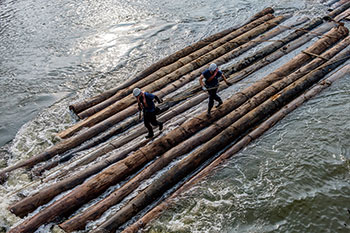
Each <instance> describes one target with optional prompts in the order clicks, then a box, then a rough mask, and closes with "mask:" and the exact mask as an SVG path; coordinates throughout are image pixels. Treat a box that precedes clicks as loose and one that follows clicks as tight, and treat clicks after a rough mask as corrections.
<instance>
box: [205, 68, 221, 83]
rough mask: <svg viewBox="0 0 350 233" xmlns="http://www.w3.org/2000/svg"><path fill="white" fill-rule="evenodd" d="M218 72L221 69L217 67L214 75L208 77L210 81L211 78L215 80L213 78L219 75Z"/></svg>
mask: <svg viewBox="0 0 350 233" xmlns="http://www.w3.org/2000/svg"><path fill="white" fill-rule="evenodd" d="M218 72H219V69H218V68H216V70H215V72H214V74H213V75H212V76H210V77H209V78H208V79H207V81H208V82H210V81H211V80H213V79H214V78H215V76H216V75H217V73H218Z"/></svg>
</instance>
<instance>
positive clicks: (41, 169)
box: [34, 15, 322, 175]
mask: <svg viewBox="0 0 350 233" xmlns="http://www.w3.org/2000/svg"><path fill="white" fill-rule="evenodd" d="M289 17H290V16H289V15H287V16H281V20H286V19H287V18H289ZM306 21H307V18H306V17H304V18H302V19H299V20H297V21H296V22H291V23H289V24H287V25H286V26H281V27H277V28H275V29H274V30H270V31H268V32H267V33H264V34H262V35H261V36H259V37H258V38H257V39H255V40H252V41H250V42H248V43H246V44H244V45H241V46H239V47H238V48H236V49H234V50H232V51H231V52H228V53H226V54H224V55H223V56H221V57H219V58H217V59H215V60H214V61H213V62H214V63H216V64H217V65H221V64H224V63H225V62H227V61H229V60H231V59H233V58H234V57H238V56H239V55H241V54H242V53H244V52H245V51H247V50H249V49H250V48H252V47H254V46H256V45H257V44H260V43H262V42H264V41H266V40H268V39H270V38H272V37H274V36H276V35H278V34H279V33H282V32H283V31H285V30H287V29H289V28H291V27H295V26H297V25H299V24H302V23H305V22H306ZM320 21H321V22H322V20H321V19H320ZM205 69H207V67H201V68H199V69H196V70H194V71H192V72H191V73H189V74H187V75H185V76H183V77H181V78H180V79H178V80H176V81H175V82H173V83H172V85H169V86H166V87H165V88H163V89H161V90H160V91H158V92H156V93H155V94H156V95H157V96H165V95H167V94H168V93H171V92H173V91H175V90H176V89H178V88H180V87H182V86H183V85H186V84H187V83H188V82H190V81H192V80H193V79H195V78H196V77H198V76H199V75H200V74H201V73H202V72H203V71H204V70H205ZM128 122H129V121H128ZM131 122H132V123H131V124H129V126H130V127H131V126H132V125H134V124H136V122H137V123H138V122H140V121H139V120H138V118H136V119H133V120H131ZM142 131H144V130H142ZM120 132H121V131H120V130H116V128H114V129H112V130H110V131H109V132H106V133H104V134H103V136H101V137H98V138H96V139H95V140H93V141H92V142H90V143H88V144H86V145H84V146H83V147H81V148H79V149H78V150H74V151H73V152H71V153H69V154H68V155H65V156H64V157H62V158H59V159H57V160H55V161H52V162H50V163H48V164H45V165H44V166H41V167H39V168H37V169H35V172H34V174H36V175H41V174H42V173H43V172H44V171H45V170H48V169H51V168H53V167H55V166H57V165H58V164H60V163H63V162H66V161H68V160H70V159H71V158H72V157H73V156H74V154H75V153H77V152H79V151H82V150H86V149H88V148H91V147H93V146H95V145H98V144H100V143H101V142H104V141H106V140H107V139H109V138H110V137H112V136H113V135H115V134H116V133H120ZM143 133H144V132H143ZM139 135H140V134H139Z"/></svg>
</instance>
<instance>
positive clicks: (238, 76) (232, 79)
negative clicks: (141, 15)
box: [48, 18, 339, 154]
mask: <svg viewBox="0 0 350 233" xmlns="http://www.w3.org/2000/svg"><path fill="white" fill-rule="evenodd" d="M336 19H337V18H336ZM338 20H339V18H338ZM330 25H331V24H328V25H326V26H324V27H322V28H320V29H317V30H315V31H313V32H312V33H310V34H308V35H306V36H304V37H302V38H300V39H299V40H297V41H295V42H294V43H292V44H291V45H289V46H286V47H284V48H283V50H280V51H278V53H275V54H274V56H269V57H267V58H266V59H264V60H263V61H261V62H259V63H258V64H255V65H254V66H252V67H250V69H247V70H245V71H244V72H241V73H238V74H235V75H233V76H231V77H230V82H237V81H238V80H240V79H242V78H244V77H246V76H248V75H250V74H251V73H252V72H254V71H256V70H257V69H259V68H261V67H262V66H263V65H266V64H268V63H270V62H272V61H274V60H277V59H278V58H280V57H281V56H283V55H284V54H286V53H288V52H290V51H292V50H293V49H295V48H297V47H299V46H301V45H302V44H304V43H306V42H307V41H309V40H311V39H312V38H313V37H315V36H316V35H319V34H321V33H324V32H325V31H326V30H328V29H329V28H330V27H331V26H330ZM276 54H277V55H276ZM271 55H273V54H271ZM133 111H135V109H126V110H125V112H126V113H125V112H124V113H125V115H128V114H131V113H132V112H133ZM130 112H131V113H130ZM124 113H123V114H124ZM115 118H116V119H115ZM110 120H111V122H118V121H120V115H118V114H117V115H115V116H113V117H111V118H110ZM132 122H136V120H135V119H134V120H132ZM99 126H100V125H97V126H95V127H93V128H92V129H91V130H92V132H95V134H93V136H95V135H96V134H97V133H96V132H98V131H99V130H102V129H101V128H100V127H99ZM102 127H104V126H103V125H102ZM125 127H126V126H125ZM93 136H92V137H93ZM77 139H79V138H78V137H77V138H74V139H72V144H70V143H68V144H63V146H65V145H68V146H67V147H66V148H62V149H63V152H64V151H66V150H69V149H71V148H73V147H74V146H76V145H78V144H79V143H80V141H77ZM88 139H89V137H88V138H87V139H84V140H88ZM74 142H78V144H75V143H74ZM71 145H72V146H71ZM60 146H62V145H58V147H60ZM54 152H55V148H52V150H51V151H48V153H51V154H53V153H54ZM58 153H61V152H58Z"/></svg>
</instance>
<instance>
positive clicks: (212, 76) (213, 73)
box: [199, 63, 231, 117]
mask: <svg viewBox="0 0 350 233" xmlns="http://www.w3.org/2000/svg"><path fill="white" fill-rule="evenodd" d="M220 77H222V78H223V79H224V81H225V83H226V84H227V85H231V84H230V83H229V82H228V81H227V79H226V77H225V75H224V74H223V73H222V72H221V71H220V70H219V68H218V67H217V65H216V64H215V63H212V64H210V66H209V69H206V70H205V71H204V72H203V73H202V74H201V76H200V77H199V83H200V85H201V86H202V89H203V90H204V91H208V94H209V103H208V113H207V115H208V116H209V117H210V111H211V109H212V108H213V106H214V100H216V101H218V105H217V106H216V107H219V106H220V105H221V104H222V100H221V98H220V97H219V96H218V95H217V94H216V92H217V90H218V87H219V80H218V79H219V78H220ZM203 78H205V85H204V83H203Z"/></svg>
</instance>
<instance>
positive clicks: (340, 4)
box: [332, 0, 349, 8]
mask: <svg viewBox="0 0 350 233" xmlns="http://www.w3.org/2000/svg"><path fill="white" fill-rule="evenodd" d="M348 2H349V0H340V1H337V2H336V3H334V4H333V5H332V8H338V7H340V6H342V5H344V4H345V3H348Z"/></svg>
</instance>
